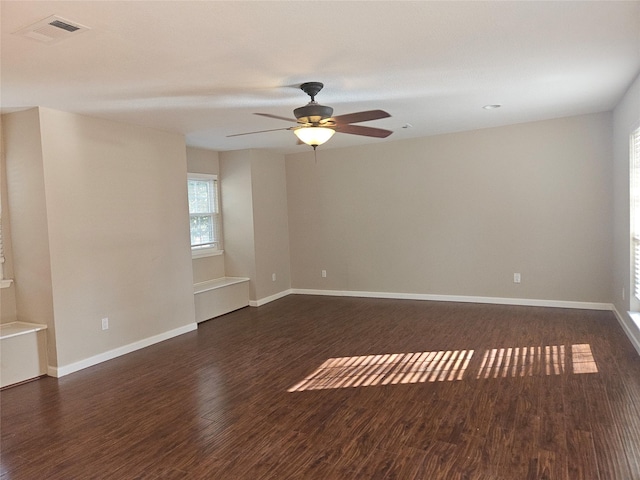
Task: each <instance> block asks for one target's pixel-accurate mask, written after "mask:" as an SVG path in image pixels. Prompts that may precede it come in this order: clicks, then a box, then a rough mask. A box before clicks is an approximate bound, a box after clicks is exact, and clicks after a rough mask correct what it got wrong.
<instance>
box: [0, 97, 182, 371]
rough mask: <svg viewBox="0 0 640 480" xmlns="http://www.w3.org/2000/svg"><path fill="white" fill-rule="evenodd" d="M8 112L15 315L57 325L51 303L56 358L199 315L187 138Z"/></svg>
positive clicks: (58, 362)
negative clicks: (104, 320)
mask: <svg viewBox="0 0 640 480" xmlns="http://www.w3.org/2000/svg"><path fill="white" fill-rule="evenodd" d="M7 117H8V121H7V120H5V133H6V134H7V135H6V141H7V170H8V172H7V179H8V191H9V206H10V214H11V219H12V227H13V231H12V233H13V240H14V267H15V278H16V297H17V303H18V315H19V316H20V317H25V319H26V320H30V321H39V320H40V317H43V316H46V317H47V318H46V320H47V323H49V324H50V327H51V326H52V325H51V322H52V318H51V311H52V310H53V326H54V330H55V345H56V346H57V357H56V356H53V357H50V359H49V364H50V365H52V366H57V367H63V366H67V365H70V364H72V363H74V362H79V361H83V360H85V359H87V358H90V357H92V356H97V355H100V354H102V353H104V352H108V351H110V350H114V349H117V348H119V347H124V346H126V345H129V344H132V343H134V342H136V341H141V340H144V339H147V338H150V337H153V336H154V335H161V334H165V333H166V332H170V331H172V330H175V329H180V328H181V327H184V326H188V325H192V324H194V322H195V312H194V304H193V290H192V270H191V253H190V247H189V224H188V207H187V191H186V190H187V189H186V173H187V169H186V153H185V151H186V147H185V144H184V139H183V137H182V136H180V135H176V134H170V133H166V132H162V131H158V130H153V129H146V128H141V127H136V126H133V125H127V124H122V123H116V122H111V121H107V120H101V119H95V118H90V117H84V116H80V115H74V114H70V113H65V112H59V111H55V110H49V109H40V110H39V112H38V110H32V111H29V112H23V113H20V114H10V115H8V116H7ZM38 119H39V121H40V125H39V128H38ZM25 127H28V128H25ZM40 141H41V144H40ZM40 147H41V148H40ZM25 164H27V165H29V166H27V165H25ZM34 253H36V254H37V255H36V258H37V264H36V265H34V263H35V260H34V258H33V257H34ZM36 270H37V271H36ZM37 288H38V289H40V290H38V291H36V289H37ZM34 299H35V300H37V301H34ZM36 305H42V307H41V308H40V310H42V311H43V312H44V313H43V314H41V313H40V311H38V312H35V311H34V309H35V306H36ZM103 317H108V318H109V330H106V331H102V330H101V319H102V318H103ZM50 330H53V329H51V328H50ZM51 334H52V332H50V335H51ZM50 338H51V337H50ZM50 343H52V342H50Z"/></svg>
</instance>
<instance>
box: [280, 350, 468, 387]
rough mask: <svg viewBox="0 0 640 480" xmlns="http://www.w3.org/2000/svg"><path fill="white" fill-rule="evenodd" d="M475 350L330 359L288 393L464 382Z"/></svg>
mask: <svg viewBox="0 0 640 480" xmlns="http://www.w3.org/2000/svg"><path fill="white" fill-rule="evenodd" d="M472 356H473V350H447V351H438V352H417V353H388V354H380V355H364V356H358V357H339V358H330V359H329V360H327V361H326V362H324V363H323V364H322V365H320V367H318V369H317V370H315V371H314V372H313V373H312V374H311V375H309V376H308V377H307V378H305V379H304V380H303V381H301V382H299V383H297V384H296V385H294V386H293V387H291V388H290V389H289V390H288V391H289V392H299V391H303V390H322V389H328V388H347V387H368V386H375V385H396V384H407V383H424V382H444V381H453V380H461V379H462V376H463V375H464V372H465V370H466V368H467V366H468V365H469V361H470V360H471V357H472Z"/></svg>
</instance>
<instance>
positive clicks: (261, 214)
mask: <svg viewBox="0 0 640 480" xmlns="http://www.w3.org/2000/svg"><path fill="white" fill-rule="evenodd" d="M251 180H252V182H251V183H252V198H253V226H254V235H255V251H256V257H255V260H256V299H263V298H267V297H270V296H272V295H276V294H278V293H280V292H282V291H285V290H288V289H289V288H291V277H290V275H291V266H290V263H289V222H288V213H287V181H286V171H285V160H284V156H282V155H277V154H273V153H269V152H265V151H257V150H252V163H251ZM273 274H275V275H276V280H275V281H274V280H273V278H272V275H273Z"/></svg>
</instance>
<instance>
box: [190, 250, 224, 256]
mask: <svg viewBox="0 0 640 480" xmlns="http://www.w3.org/2000/svg"><path fill="white" fill-rule="evenodd" d="M223 253H224V250H218V249H213V248H207V249H202V250H191V258H204V257H216V256H218V255H222V254H223Z"/></svg>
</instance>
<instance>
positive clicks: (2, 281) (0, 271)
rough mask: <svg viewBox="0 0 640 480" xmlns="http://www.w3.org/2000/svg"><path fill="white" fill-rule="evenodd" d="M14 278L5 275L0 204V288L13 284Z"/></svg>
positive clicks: (0, 207) (0, 208)
mask: <svg viewBox="0 0 640 480" xmlns="http://www.w3.org/2000/svg"><path fill="white" fill-rule="evenodd" d="M11 282H13V280H10V279H7V278H5V277H4V245H3V243H2V206H1V205H0V288H7V287H9V286H11Z"/></svg>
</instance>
